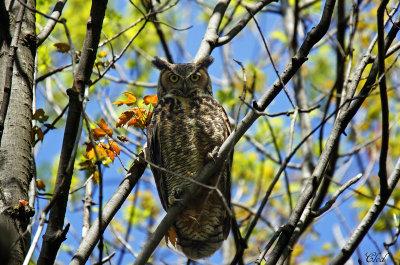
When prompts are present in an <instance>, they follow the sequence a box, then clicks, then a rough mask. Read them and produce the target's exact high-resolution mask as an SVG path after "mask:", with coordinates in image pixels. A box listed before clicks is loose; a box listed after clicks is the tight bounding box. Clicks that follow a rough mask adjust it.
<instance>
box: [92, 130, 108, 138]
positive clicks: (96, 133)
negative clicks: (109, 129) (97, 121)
mask: <svg viewBox="0 0 400 265" xmlns="http://www.w3.org/2000/svg"><path fill="white" fill-rule="evenodd" d="M92 133H93V138H94V140H95V141H97V140H99V139H100V138H102V137H104V136H106V132H105V131H104V130H103V129H101V128H97V129H93V130H92Z"/></svg>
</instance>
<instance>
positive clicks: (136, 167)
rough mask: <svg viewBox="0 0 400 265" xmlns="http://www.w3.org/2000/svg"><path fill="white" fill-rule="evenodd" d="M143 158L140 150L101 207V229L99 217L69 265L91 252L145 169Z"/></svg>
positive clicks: (82, 259) (75, 264) (84, 258)
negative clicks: (121, 179) (113, 191)
mask: <svg viewBox="0 0 400 265" xmlns="http://www.w3.org/2000/svg"><path fill="white" fill-rule="evenodd" d="M142 158H144V152H143V151H142V152H140V153H139V155H138V157H137V158H136V160H135V161H133V163H132V165H131V167H130V169H129V171H128V173H127V174H126V176H125V178H124V179H123V181H122V182H121V184H120V185H119V187H118V189H117V190H116V191H115V193H114V195H113V196H112V197H111V199H110V200H109V201H108V202H107V204H106V205H105V206H104V209H103V215H102V219H101V223H102V226H101V227H102V231H99V218H97V219H96V221H95V222H94V223H93V224H92V226H91V227H90V230H89V231H88V233H87V235H86V237H85V238H84V239H83V240H82V242H81V244H80V245H79V247H78V249H77V250H76V252H75V254H74V257H73V258H72V260H71V263H70V265H78V264H85V263H86V261H87V259H88V258H89V256H90V254H91V253H92V251H93V249H94V247H95V246H96V244H97V241H98V240H99V239H100V234H101V233H103V232H104V230H105V228H106V227H107V225H108V224H109V223H110V222H111V220H112V218H113V217H114V215H115V214H116V213H117V211H118V210H119V209H120V208H121V206H122V204H123V203H124V201H125V200H126V198H127V197H128V196H129V194H130V192H131V191H132V189H133V187H134V186H135V185H136V183H137V182H138V180H139V178H140V177H141V176H142V174H143V172H144V170H145V169H146V165H147V163H146V162H144V160H143V159H142Z"/></svg>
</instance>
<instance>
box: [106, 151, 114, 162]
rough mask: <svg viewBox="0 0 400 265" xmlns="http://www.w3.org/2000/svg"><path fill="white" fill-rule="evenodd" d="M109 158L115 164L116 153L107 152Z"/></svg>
mask: <svg viewBox="0 0 400 265" xmlns="http://www.w3.org/2000/svg"><path fill="white" fill-rule="evenodd" d="M107 156H108V157H109V158H110V159H111V161H112V162H114V159H115V153H114V152H113V151H111V150H107Z"/></svg>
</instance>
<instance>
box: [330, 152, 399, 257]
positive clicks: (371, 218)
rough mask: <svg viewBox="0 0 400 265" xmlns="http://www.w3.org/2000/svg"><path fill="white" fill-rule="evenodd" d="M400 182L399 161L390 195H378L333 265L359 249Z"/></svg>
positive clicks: (389, 184)
mask: <svg viewBox="0 0 400 265" xmlns="http://www.w3.org/2000/svg"><path fill="white" fill-rule="evenodd" d="M399 180H400V159H399V160H398V161H397V164H396V167H395V169H394V170H393V173H392V174H391V176H390V177H389V180H388V191H387V192H388V193H387V194H384V195H383V196H382V194H378V195H377V196H376V198H375V200H374V204H373V205H372V207H371V208H370V209H369V210H368V212H367V214H366V215H365V216H364V218H363V220H362V221H361V223H359V224H358V226H357V228H356V229H355V231H354V233H353V234H352V235H351V237H350V239H349V240H348V241H347V243H346V245H345V246H344V247H343V248H342V249H341V250H340V253H339V254H338V255H337V256H336V257H334V258H333V259H332V261H331V263H330V264H331V265H339V264H344V263H345V262H346V261H347V260H348V259H349V258H350V256H351V254H352V253H353V252H354V250H355V249H356V248H357V247H358V245H359V244H360V242H361V240H362V239H363V238H364V236H365V235H366V234H367V233H368V231H369V229H370V228H371V227H372V225H373V224H374V222H375V221H376V220H377V219H378V217H379V215H380V213H381V212H382V210H383V209H384V208H385V206H386V203H387V201H388V200H389V198H390V195H391V194H392V192H393V190H394V188H395V187H396V184H397V183H398V182H399Z"/></svg>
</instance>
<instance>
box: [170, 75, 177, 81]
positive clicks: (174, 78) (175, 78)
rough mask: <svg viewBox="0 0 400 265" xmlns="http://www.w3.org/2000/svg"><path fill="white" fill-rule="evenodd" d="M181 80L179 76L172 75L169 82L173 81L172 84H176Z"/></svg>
mask: <svg viewBox="0 0 400 265" xmlns="http://www.w3.org/2000/svg"><path fill="white" fill-rule="evenodd" d="M178 80H179V76H177V75H170V76H169V81H171V82H172V83H176V82H178Z"/></svg>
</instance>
